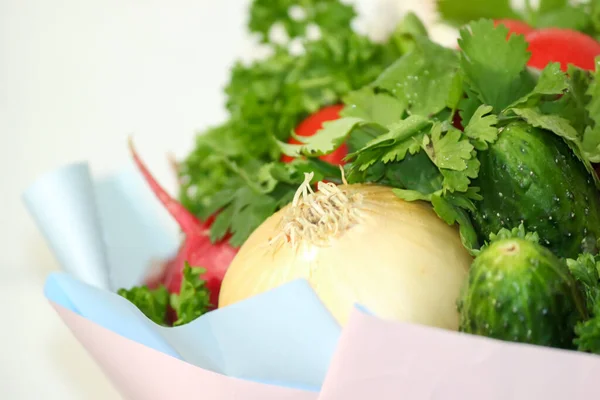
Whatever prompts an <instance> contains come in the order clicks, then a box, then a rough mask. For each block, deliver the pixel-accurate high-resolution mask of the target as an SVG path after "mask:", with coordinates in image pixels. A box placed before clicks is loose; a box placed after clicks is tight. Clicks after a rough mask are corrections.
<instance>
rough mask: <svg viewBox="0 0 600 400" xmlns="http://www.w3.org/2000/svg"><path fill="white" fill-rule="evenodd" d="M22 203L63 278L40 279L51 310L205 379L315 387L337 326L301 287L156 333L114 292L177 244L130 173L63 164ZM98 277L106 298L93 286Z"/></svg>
mask: <svg viewBox="0 0 600 400" xmlns="http://www.w3.org/2000/svg"><path fill="white" fill-rule="evenodd" d="M26 199H27V202H28V204H29V205H30V207H29V209H30V211H32V214H34V215H36V216H41V218H38V221H39V222H38V224H39V225H40V227H41V229H42V230H44V232H46V236H47V237H48V238H50V239H49V242H50V243H56V245H54V246H52V248H53V250H54V251H55V254H56V255H57V257H59V261H61V265H63V266H64V269H65V271H66V272H59V273H53V274H51V275H50V276H49V277H48V279H47V281H46V286H45V293H46V296H47V297H48V298H49V299H50V300H51V301H53V302H54V303H56V304H59V305H60V306H61V307H63V308H65V309H68V310H71V311H73V312H75V313H77V314H79V315H81V316H83V317H84V318H86V319H88V320H89V321H92V322H94V323H96V324H98V325H100V326H102V327H104V328H106V329H108V330H110V331H112V332H115V333H117V334H119V335H121V336H123V337H125V338H127V339H130V340H133V341H135V342H137V343H140V344H142V345H144V346H147V347H149V348H151V349H154V350H156V351H159V352H161V353H164V354H166V355H169V356H171V357H174V358H178V359H181V360H183V361H184V362H186V363H190V364H192V365H194V366H197V367H200V368H203V369H205V370H207V371H213V372H216V373H219V374H223V375H227V376H231V377H236V378H241V379H247V380H252V381H256V382H267V383H270V384H276V385H284V386H288V387H297V388H302V389H305V390H311V391H318V390H319V389H320V386H321V384H322V381H323V379H324V377H325V373H326V371H327V368H328V366H329V361H330V359H331V356H332V354H333V351H334V350H335V345H336V343H337V340H338V337H339V335H340V327H339V325H338V324H337V323H336V322H335V320H334V319H333V317H332V316H331V315H330V313H329V312H328V311H327V310H326V309H325V307H324V306H323V305H322V303H321V302H320V300H319V299H318V297H317V296H316V294H315V293H314V291H313V290H312V289H311V288H310V286H309V285H308V283H307V282H306V281H297V282H293V283H292V284H289V285H287V286H286V287H285V288H282V289H281V290H274V291H272V292H269V293H266V294H265V295H264V296H258V297H256V298H253V299H250V300H249V301H247V302H243V303H240V304H234V305H231V306H229V307H225V308H221V309H218V310H215V311H213V312H211V313H208V314H206V315H204V316H202V317H200V318H198V319H197V320H195V321H193V322H192V323H190V324H187V325H184V326H180V327H175V328H165V327H161V326H158V325H156V324H155V323H153V322H152V321H150V320H149V319H148V318H146V317H145V316H144V315H143V314H142V313H141V312H140V311H139V310H138V309H137V308H136V307H135V306H134V305H133V304H132V303H130V302H129V301H127V300H126V299H124V298H123V297H121V296H119V295H117V294H116V293H114V292H115V291H116V289H118V288H120V287H131V286H133V285H137V284H139V283H140V281H141V280H142V278H143V276H144V275H145V273H147V269H148V265H149V264H150V263H151V262H152V261H153V260H157V259H161V258H165V257H168V256H170V255H171V254H172V251H174V250H176V249H177V245H178V243H177V235H176V233H175V234H173V233H172V232H169V229H168V224H166V223H165V220H166V218H165V217H168V215H166V214H165V212H164V210H162V211H160V210H161V207H160V204H159V203H158V201H157V200H155V199H154V196H153V195H152V193H151V192H150V190H149V189H147V188H146V186H145V184H144V182H143V181H142V180H141V177H140V176H139V175H138V174H137V173H136V172H135V171H133V170H131V169H129V170H126V171H125V172H123V173H121V174H117V175H114V176H109V177H105V178H104V179H102V180H97V181H96V180H93V178H92V176H91V174H90V170H89V168H88V167H87V166H86V165H85V164H75V165H71V166H67V167H64V168H61V169H60V170H58V171H56V172H55V173H53V174H48V175H45V176H43V177H42V178H41V179H40V180H38V181H37V182H36V183H35V184H34V185H33V189H31V190H29V191H28V192H27V194H26ZM48 199H51V200H50V201H48ZM148 202H150V204H148ZM67 205H68V206H69V207H66V206H67ZM73 209H75V210H79V211H78V212H77V214H76V216H77V218H74V217H73V218H71V214H69V212H70V211H69V210H73ZM161 212H162V214H161ZM84 214H85V215H84ZM49 216H52V218H49ZM175 232H176V231H175ZM58 234H60V235H61V237H60V238H56V235H58ZM88 256H89V258H88ZM63 263H64V264H63ZM88 263H90V264H88ZM90 271H93V272H95V274H90ZM108 277H110V281H111V283H112V286H111V290H107V287H106V285H105V284H103V279H102V278H108ZM107 280H108V279H107Z"/></svg>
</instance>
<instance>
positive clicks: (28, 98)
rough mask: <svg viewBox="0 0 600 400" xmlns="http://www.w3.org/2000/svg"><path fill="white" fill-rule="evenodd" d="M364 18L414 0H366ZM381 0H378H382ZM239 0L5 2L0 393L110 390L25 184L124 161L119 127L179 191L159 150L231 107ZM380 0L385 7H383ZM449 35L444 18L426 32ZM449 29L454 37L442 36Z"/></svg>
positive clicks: (100, 395) (101, 393) (1, 2)
mask: <svg viewBox="0 0 600 400" xmlns="http://www.w3.org/2000/svg"><path fill="white" fill-rule="evenodd" d="M354 3H359V4H358V5H359V10H360V12H361V15H362V16H363V17H364V21H367V22H370V25H369V24H367V28H368V29H369V31H370V32H374V34H377V29H378V28H382V27H385V26H386V24H385V23H382V22H376V21H382V18H383V21H384V22H385V21H387V20H388V19H389V18H390V17H391V18H392V19H393V18H397V16H398V15H399V14H401V13H402V11H403V8H402V6H401V4H404V7H407V6H406V4H411V3H414V4H419V5H414V6H410V8H413V9H416V10H417V11H418V13H419V14H420V15H421V16H422V17H424V18H427V19H428V20H429V18H428V17H427V16H428V15H429V13H428V12H426V11H425V10H426V9H427V8H429V7H431V6H430V5H426V4H425V3H424V2H423V0H420V1H402V0H396V1H389V0H387V1H383V0H377V1H376V0H364V1H354ZM384 3H385V4H384ZM246 6H247V1H243V0H219V1H214V0H212V1H208V0H206V1H205V0H172V1H158V0H84V1H81V0H53V1H48V0H0V184H1V185H0V188H1V189H0V304H2V311H1V312H2V316H1V318H0V321H2V322H0V398H2V399H6V400H13V399H46V400H52V399H60V400H71V399H85V400H93V399H103V400H107V399H117V398H119V397H118V395H117V393H116V392H115V390H114V389H113V388H112V387H111V385H110V384H109V382H108V381H107V380H106V378H105V377H104V376H103V375H102V373H101V371H100V370H99V368H98V367H97V366H96V365H95V364H94V362H93V361H92V360H91V359H90V358H89V357H88V355H87V353H85V350H84V349H83V348H82V347H81V346H80V345H79V343H78V342H77V341H75V340H74V339H73V337H72V336H71V334H70V332H69V331H68V330H67V328H66V327H65V326H63V325H62V323H61V321H60V320H59V319H58V317H57V316H56V315H55V314H54V312H53V310H52V309H51V308H50V307H49V305H48V304H47V302H46V301H45V299H44V297H43V292H42V287H43V282H44V278H45V276H46V274H47V273H48V272H49V271H51V270H55V269H58V265H57V263H56V261H55V260H54V258H53V257H52V255H51V253H50V252H49V250H48V249H47V247H46V245H45V243H44V242H43V240H42V238H41V236H40V234H39V233H38V231H37V230H36V228H35V226H34V224H33V222H32V220H31V219H30V218H29V215H28V214H27V213H26V211H25V209H24V207H23V205H22V202H21V198H20V196H21V193H22V192H23V190H24V189H25V188H26V187H27V186H28V185H29V184H31V183H32V181H33V180H34V179H36V178H37V177H38V176H39V175H40V174H42V173H44V172H46V171H48V170H51V169H54V168H56V167H58V166H61V165H63V164H66V163H69V162H72V161H79V160H87V161H89V162H90V164H91V167H92V169H93V170H94V172H97V173H107V172H112V171H115V170H117V169H119V168H121V167H122V166H123V165H124V164H125V163H127V162H128V153H127V151H126V150H127V149H126V137H127V135H129V134H133V135H134V137H135V139H136V143H137V146H138V149H139V150H140V152H141V153H142V155H143V157H144V159H145V160H146V161H147V163H148V164H149V165H150V166H151V170H152V171H153V172H154V173H155V175H156V176H157V178H158V179H159V181H161V182H162V183H164V184H165V185H166V186H167V187H168V188H169V189H170V190H171V191H174V188H175V182H174V179H173V176H172V175H171V171H170V170H169V165H168V163H167V158H166V155H167V153H169V152H172V153H174V154H175V155H176V156H178V157H183V156H185V155H186V153H187V152H188V151H189V150H190V149H191V147H192V145H193V140H194V133H195V132H196V131H197V130H200V129H203V128H204V127H206V126H207V125H209V124H214V123H218V122H220V121H221V120H222V119H223V118H225V116H226V115H225V113H224V111H223V107H222V103H223V99H224V98H223V95H222V92H221V88H222V86H223V84H225V82H226V81H227V79H228V76H229V70H228V67H229V66H230V65H231V62H233V60H234V58H236V57H238V56H240V57H244V56H246V55H249V54H252V51H251V49H252V47H251V46H250V42H249V38H247V37H246V35H245V23H246ZM382 6H385V7H386V8H384V9H383V12H381V9H379V7H382ZM432 34H433V36H434V38H436V39H439V40H440V41H442V42H443V41H446V42H448V40H452V39H451V38H452V34H453V33H452V32H451V31H450V33H449V35H450V36H447V35H448V31H447V30H445V29H444V28H442V27H440V28H435V29H434V30H433V31H432ZM449 38H450V39H449Z"/></svg>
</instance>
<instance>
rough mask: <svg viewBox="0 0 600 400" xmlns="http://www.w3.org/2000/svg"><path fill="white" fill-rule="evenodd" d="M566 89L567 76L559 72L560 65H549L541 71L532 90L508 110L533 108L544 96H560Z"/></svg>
mask: <svg viewBox="0 0 600 400" xmlns="http://www.w3.org/2000/svg"><path fill="white" fill-rule="evenodd" d="M568 88H569V84H568V81H567V75H566V74H565V73H564V72H562V71H561V69H560V63H550V64H548V65H547V66H546V67H545V68H544V69H543V70H542V72H541V74H540V77H539V79H538V81H537V83H536V85H535V87H534V88H533V90H532V91H531V92H529V93H528V94H527V95H525V96H523V97H522V98H520V99H519V100H517V101H516V102H514V103H513V104H511V105H510V106H509V107H508V108H514V107H533V106H535V105H537V104H538V103H539V102H540V100H541V99H542V98H543V97H544V96H553V95H561V94H563V93H564V92H565V91H566V90H567V89H568Z"/></svg>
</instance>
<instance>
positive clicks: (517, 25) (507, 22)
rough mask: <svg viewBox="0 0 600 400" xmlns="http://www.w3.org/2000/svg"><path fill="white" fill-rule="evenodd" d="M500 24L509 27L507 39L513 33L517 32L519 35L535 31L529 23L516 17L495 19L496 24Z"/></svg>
mask: <svg viewBox="0 0 600 400" xmlns="http://www.w3.org/2000/svg"><path fill="white" fill-rule="evenodd" d="M498 25H504V26H505V27H507V28H508V30H509V33H508V36H507V39H508V38H509V37H510V35H512V34H513V33H515V34H517V35H526V34H528V33H530V32H533V31H534V30H535V29H533V28H532V27H531V26H529V25H527V24H526V23H525V22H523V21H519V20H516V19H498V20H495V21H494V26H498Z"/></svg>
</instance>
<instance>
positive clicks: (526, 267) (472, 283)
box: [458, 238, 587, 349]
mask: <svg viewBox="0 0 600 400" xmlns="http://www.w3.org/2000/svg"><path fill="white" fill-rule="evenodd" d="M458 308H459V311H460V327H459V330H460V331H462V332H466V333H471V334H476V335H481V336H487V337H490V338H494V339H500V340H506V341H511V342H520V343H529V344H535V345H541V346H548V347H556V348H563V349H574V348H575V345H574V343H573V339H574V337H575V333H574V327H575V324H576V323H577V322H578V321H580V320H582V319H583V318H585V317H586V316H587V311H586V309H585V303H584V302H583V297H582V295H581V293H580V291H579V288H578V286H577V285H576V283H575V280H574V278H573V277H572V276H571V274H570V272H569V270H568V267H567V265H566V264H565V263H564V262H563V261H561V260H560V259H559V258H558V257H556V256H555V255H554V254H553V253H552V252H551V251H550V250H548V249H547V248H545V247H544V246H542V245H540V244H539V243H535V242H533V241H530V240H526V239H522V238H507V239H500V240H498V241H495V242H492V243H491V244H490V245H489V246H487V247H485V248H484V249H483V250H482V251H481V253H480V254H479V255H478V256H477V257H476V258H475V260H474V261H473V264H472V265H471V269H470V271H469V277H468V279H467V282H466V286H465V287H464V288H463V292H462V294H461V298H460V300H459V305H458Z"/></svg>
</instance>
